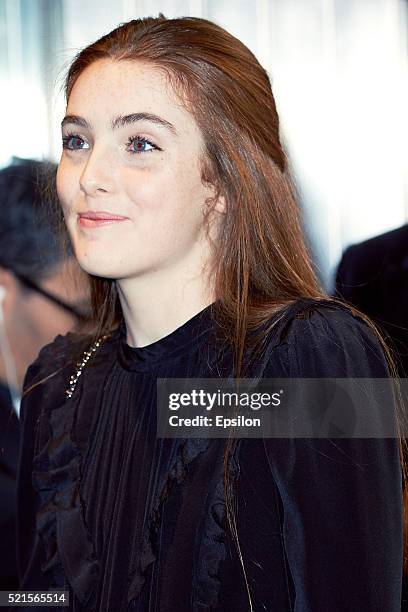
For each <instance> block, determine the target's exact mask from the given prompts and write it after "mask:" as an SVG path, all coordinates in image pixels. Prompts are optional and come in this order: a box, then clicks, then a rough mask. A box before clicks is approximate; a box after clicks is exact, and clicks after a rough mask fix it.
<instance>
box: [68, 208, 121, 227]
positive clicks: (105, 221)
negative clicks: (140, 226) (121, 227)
mask: <svg viewBox="0 0 408 612" xmlns="http://www.w3.org/2000/svg"><path fill="white" fill-rule="evenodd" d="M128 220H129V217H124V216H122V215H116V214H114V213H111V212H109V211H105V210H99V211H91V210H88V211H85V212H83V213H78V223H79V225H81V226H82V227H98V226H101V225H109V224H115V223H121V222H123V221H128Z"/></svg>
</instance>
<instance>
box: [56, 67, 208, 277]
mask: <svg viewBox="0 0 408 612" xmlns="http://www.w3.org/2000/svg"><path fill="white" fill-rule="evenodd" d="M62 138H63V152H62V156H61V161H60V165H59V168H58V174H57V190H58V196H59V199H60V202H61V205H62V208H63V212H64V217H65V221H66V224H67V228H68V231H69V234H70V236H71V240H72V243H73V247H74V250H75V254H76V257H77V259H78V261H79V264H80V265H81V267H82V268H83V269H84V270H85V271H86V272H88V273H90V274H94V275H96V276H102V277H106V278H113V279H116V280H120V279H125V278H131V277H136V276H140V275H143V274H148V273H149V272H158V271H160V270H163V269H165V268H169V267H173V266H178V267H180V265H182V266H183V265H187V267H189V268H190V269H191V268H194V262H196V261H198V260H199V259H201V260H203V258H204V259H205V257H206V256H207V251H208V243H207V242H206V239H205V232H204V226H203V210H204V204H205V200H206V199H207V198H208V197H210V196H212V195H213V191H212V189H211V188H210V187H209V186H208V185H207V186H204V185H203V184H202V183H201V180H200V167H199V157H200V154H201V153H202V151H203V147H204V144H203V139H202V135H201V132H200V130H199V128H198V126H197V124H196V123H195V120H194V119H193V117H192V115H191V114H190V113H189V112H188V111H187V110H185V109H184V108H183V106H182V104H181V102H180V100H179V98H178V97H177V96H176V94H175V93H174V91H173V89H172V87H171V85H169V84H166V81H165V77H164V75H163V74H162V73H161V72H160V71H159V70H158V69H155V68H154V67H152V66H149V65H148V64H143V63H140V62H135V61H113V60H99V61H97V62H95V63H93V64H92V65H91V66H89V67H88V68H87V69H85V71H84V72H83V73H82V74H81V75H80V77H79V78H78V80H77V81H76V83H75V85H74V87H73V89H72V92H71V95H70V97H69V101H68V106H67V110H66V117H65V119H64V121H63V125H62Z"/></svg>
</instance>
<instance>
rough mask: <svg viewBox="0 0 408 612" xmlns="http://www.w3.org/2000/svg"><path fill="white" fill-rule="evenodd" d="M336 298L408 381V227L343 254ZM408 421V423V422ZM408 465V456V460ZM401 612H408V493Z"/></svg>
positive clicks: (373, 239)
mask: <svg viewBox="0 0 408 612" xmlns="http://www.w3.org/2000/svg"><path fill="white" fill-rule="evenodd" d="M335 292H336V296H337V297H340V298H342V299H345V300H346V301H347V302H350V304H353V306H356V307H357V308H358V309H359V310H361V312H364V313H365V314H366V315H368V316H369V317H370V318H371V319H372V320H373V321H374V323H376V324H377V326H378V328H379V329H380V330H381V332H382V333H383V335H384V337H385V339H386V341H387V344H388V346H389V348H390V349H391V352H392V356H393V358H394V361H395V364H396V366H397V370H398V375H399V376H400V377H401V378H407V377H408V224H406V225H403V226H402V227H399V228H397V229H395V230H392V231H390V232H386V233H384V234H381V235H380V236H375V237H374V238H370V239H369V240H365V241H364V242H361V243H360V244H356V245H352V246H350V247H349V248H348V249H346V251H345V252H344V253H343V256H342V258H341V261H340V264H339V266H338V269H337V274H336V281H335ZM407 421H408V419H407ZM406 460H407V461H408V456H407V457H406ZM404 507H405V517H404V523H405V545H404V549H405V552H404V578H403V592H402V607H401V610H403V611H406V610H408V491H407V490H406V489H405V491H404Z"/></svg>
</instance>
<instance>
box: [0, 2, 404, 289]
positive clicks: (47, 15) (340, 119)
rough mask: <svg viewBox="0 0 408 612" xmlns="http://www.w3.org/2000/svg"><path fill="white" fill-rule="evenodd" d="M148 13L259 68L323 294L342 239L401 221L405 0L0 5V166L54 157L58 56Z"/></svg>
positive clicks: (59, 107)
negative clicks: (226, 39) (204, 22)
mask: <svg viewBox="0 0 408 612" xmlns="http://www.w3.org/2000/svg"><path fill="white" fill-rule="evenodd" d="M159 11H161V12H163V13H164V14H165V16H166V17H176V16H182V15H193V16H200V17H205V18H208V19H210V20H213V21H215V22H217V23H218V24H220V25H222V26H223V27H225V28H226V29H228V30H229V31H231V32H232V33H233V34H234V35H235V36H237V37H238V38H240V39H241V40H242V41H243V42H244V43H245V44H246V45H247V46H248V47H249V48H250V49H251V50H252V51H253V52H254V53H255V54H256V56H257V57H258V59H259V60H260V62H261V63H262V65H263V66H264V67H265V68H266V70H267V71H268V74H269V75H270V78H271V81H272V88H273V92H274V95H275V98H276V101H277V106H278V111H279V114H280V118H281V123H282V134H283V138H284V141H285V143H286V147H287V150H288V152H289V154H290V157H291V159H292V163H293V166H294V170H295V174H296V178H297V182H298V185H299V189H300V191H301V199H302V206H303V210H304V217H305V223H306V229H307V232H308V235H309V238H310V242H311V245H312V249H313V253H314V257H315V260H316V264H317V267H318V272H319V274H320V277H321V280H322V281H323V283H324V285H325V286H326V288H327V289H329V290H330V288H331V286H332V284H333V275H334V271H335V268H336V266H337V264H338V261H339V259H340V256H341V253H342V251H343V250H344V249H345V248H346V247H347V246H348V245H349V244H352V243H355V242H359V241H361V240H364V239H366V238H369V237H370V236H374V235H376V234H380V233H382V232H385V231H386V230H388V229H392V228H395V227H398V226H400V225H402V224H403V223H405V222H406V220H407V218H408V179H407V176H408V173H407V165H406V155H404V153H405V150H406V143H407V140H408V139H407V136H408V127H407V123H408V122H407V108H408V80H407V51H408V43H407V26H408V17H407V0H184V1H183V0H149V1H144V0H0V89H1V114H0V117H1V119H0V121H1V134H2V138H1V140H0V166H5V165H7V164H8V163H9V161H10V160H11V157H12V156H18V157H23V158H28V157H31V158H35V159H44V158H47V159H50V160H53V161H58V158H59V155H60V129H59V124H60V121H61V118H62V116H63V112H64V100H63V96H62V93H61V87H62V81H63V75H64V74H65V71H66V68H67V66H68V64H69V61H70V60H71V59H72V57H73V56H74V54H75V53H76V52H77V51H78V50H79V49H80V48H81V47H83V46H84V45H86V44H88V43H90V42H92V41H93V40H95V39H96V38H98V37H99V36H101V35H102V34H104V33H106V32H108V31H110V30H111V29H112V28H114V27H115V26H116V25H118V24H119V23H120V22H121V21H125V20H128V19H131V18H135V17H140V16H146V15H157V13H158V12H159Z"/></svg>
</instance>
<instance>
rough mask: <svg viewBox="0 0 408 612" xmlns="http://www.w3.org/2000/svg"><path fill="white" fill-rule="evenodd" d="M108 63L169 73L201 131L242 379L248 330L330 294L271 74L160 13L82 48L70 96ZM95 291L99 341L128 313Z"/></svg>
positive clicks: (197, 26) (219, 285)
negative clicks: (301, 301)
mask: <svg viewBox="0 0 408 612" xmlns="http://www.w3.org/2000/svg"><path fill="white" fill-rule="evenodd" d="M101 59H111V60H115V61H121V60H132V61H135V60H139V61H142V62H147V63H150V65H152V66H154V67H157V68H158V69H159V70H161V71H163V73H164V74H165V75H166V77H167V78H168V80H169V82H170V83H171V85H172V86H173V88H174V90H175V91H176V92H177V93H178V95H179V97H180V99H181V101H182V102H183V103H184V104H185V107H186V109H187V110H188V111H189V112H190V113H191V114H192V115H193V117H194V119H195V121H196V123H197V125H198V126H199V128H200V130H201V132H202V135H203V139H204V143H205V154H204V155H203V158H202V160H201V161H202V181H203V182H208V183H210V184H211V185H213V186H214V187H215V188H216V195H215V197H214V199H213V201H212V202H208V205H209V206H208V213H210V211H211V207H212V206H213V205H214V204H215V202H216V200H217V196H218V195H220V194H222V195H223V196H224V198H225V201H226V208H227V212H226V214H225V215H224V220H223V223H222V226H221V229H220V234H219V237H218V240H217V241H216V242H214V243H213V245H212V247H213V260H212V266H213V267H212V278H213V279H214V292H215V298H216V300H217V301H216V309H217V310H216V313H215V318H216V320H217V324H218V328H219V329H221V330H222V332H223V333H224V336H225V338H226V340H227V342H228V343H229V344H230V346H231V347H232V349H233V351H232V353H233V359H234V373H235V376H236V377H237V378H240V376H241V375H242V366H243V357H244V351H245V348H246V346H247V342H248V337H249V332H251V331H254V330H255V331H256V330H257V329H259V327H260V326H261V325H262V324H263V323H266V322H268V321H275V322H276V320H277V318H279V317H277V316H276V315H279V313H280V312H284V309H285V307H286V306H288V305H290V304H292V303H293V302H294V301H296V300H297V299H298V298H314V299H324V298H326V295H325V294H324V292H323V290H322V289H321V287H319V283H318V281H317V278H316V275H315V273H314V270H313V266H312V264H311V258H310V255H309V253H308V249H307V246H306V244H305V240H304V236H303V231H302V227H301V218H300V213H299V207H298V200H299V198H298V194H297V190H296V186H295V182H294V180H293V178H292V172H291V168H290V165H289V161H288V157H287V155H286V153H285V151H284V147H283V145H282V142H281V134H280V125H279V117H278V113H277V110H276V105H275V100H274V96H273V93H272V89H271V83H270V79H269V77H268V74H267V72H266V71H265V69H264V68H263V67H262V66H261V65H260V64H259V62H258V60H257V59H256V57H255V56H254V55H253V53H252V52H251V51H250V50H249V49H248V48H247V47H246V46H245V45H244V44H243V43H242V42H241V41H239V40H238V39H237V38H235V37H234V36H232V35H231V34H230V33H228V32H227V31H226V30H224V29H223V28H221V27H220V26H218V25H216V24H215V23H212V22H211V21H208V20H205V19H201V18H194V17H183V18H177V19H166V18H165V17H164V15H163V14H162V13H160V14H159V16H158V17H157V18H151V17H148V18H144V19H135V20H132V21H129V22H127V23H124V24H122V25H120V26H119V27H118V28H116V29H115V30H113V31H112V32H110V33H109V34H107V35H105V36H103V37H102V38H100V39H99V40H97V41H96V42H94V43H93V44H91V45H89V46H88V47H86V48H85V49H83V50H82V51H81V52H80V53H79V54H78V55H77V56H76V57H75V59H74V61H73V62H72V64H71V66H70V68H69V71H68V74H67V78H66V82H65V95H66V100H67V101H68V99H69V96H70V93H71V91H72V88H73V86H74V84H75V82H76V80H77V79H78V77H79V75H80V74H81V73H82V72H83V71H84V70H85V69H86V68H87V67H88V66H90V65H91V64H92V63H93V62H95V61H97V60H101ZM90 287H91V299H92V305H93V313H94V319H95V330H94V335H95V337H97V336H100V335H103V334H106V333H110V332H111V331H112V329H114V328H115V327H116V326H117V324H118V323H119V320H120V319H121V317H122V312H121V307H120V303H119V299H118V293H117V289H116V285H115V282H114V281H113V280H110V279H103V278H99V277H94V276H91V277H90ZM353 312H355V311H353ZM360 316H362V315H361V314H360ZM363 318H365V317H363ZM365 319H366V320H367V322H368V324H369V325H370V326H371V328H372V329H373V331H374V332H375V333H376V335H377V337H379V339H380V341H381V343H382V344H383V346H384V350H385V352H386V354H387V357H388V359H389V363H390V364H392V360H391V358H390V356H389V354H388V352H387V349H386V347H385V345H384V343H383V341H382V339H381V337H380V336H379V335H378V332H377V331H376V329H375V327H374V326H373V324H372V323H371V322H370V321H369V320H368V319H367V318H365ZM263 329H264V333H263V337H265V328H263ZM257 341H260V337H258V340H257ZM235 442H236V441H235ZM235 442H234V440H233V439H232V438H230V439H229V440H228V442H227V448H226V452H225V462H224V466H225V492H226V502H227V516H228V519H229V524H230V527H231V529H232V532H233V534H234V537H235V539H236V542H237V546H238V551H240V548H239V541H238V534H237V530H236V524H235V517H234V512H233V503H232V490H231V486H230V485H231V483H230V482H229V480H228V465H229V461H230V458H231V455H232V452H233V448H234V444H235ZM401 444H402V441H401ZM240 559H241V563H242V567H243V570H244V575H245V579H246V574H245V568H244V563H243V560H242V557H241V555H240ZM247 588H248V583H247ZM248 594H249V590H248ZM249 598H250V594H249Z"/></svg>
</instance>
